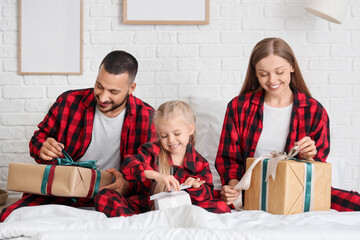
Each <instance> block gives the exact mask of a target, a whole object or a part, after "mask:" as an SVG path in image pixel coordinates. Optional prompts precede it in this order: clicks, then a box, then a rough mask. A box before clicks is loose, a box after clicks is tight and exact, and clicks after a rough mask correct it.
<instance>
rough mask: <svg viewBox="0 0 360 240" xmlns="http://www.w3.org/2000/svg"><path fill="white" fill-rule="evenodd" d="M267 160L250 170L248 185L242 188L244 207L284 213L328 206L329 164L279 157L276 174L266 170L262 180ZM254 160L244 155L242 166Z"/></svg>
mask: <svg viewBox="0 0 360 240" xmlns="http://www.w3.org/2000/svg"><path fill="white" fill-rule="evenodd" d="M268 160H269V159H264V160H262V161H260V162H259V163H258V164H256V166H255V167H254V168H253V170H252V175H251V183H250V187H249V189H248V190H246V191H245V204H244V209H245V210H264V211H267V212H269V213H273V214H284V215H289V214H295V213H301V212H307V211H329V210H330V204H331V164H329V163H324V162H318V161H303V160H295V159H294V160H280V161H278V163H277V167H276V166H275V167H276V169H275V170H276V175H275V176H276V177H275V176H270V177H269V174H267V175H268V179H267V180H266V171H267V167H268ZM254 161H255V159H254V158H248V159H247V161H246V169H248V168H249V167H250V166H251V164H252V163H253V162H254ZM274 177H275V180H274Z"/></svg>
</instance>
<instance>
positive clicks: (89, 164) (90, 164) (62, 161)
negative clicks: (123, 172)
mask: <svg viewBox="0 0 360 240" xmlns="http://www.w3.org/2000/svg"><path fill="white" fill-rule="evenodd" d="M59 146H60V145H59ZM60 147H61V146H60ZM61 149H62V150H61V152H62V153H63V154H64V156H65V158H56V160H57V165H61V166H77V167H84V168H90V169H94V170H95V171H96V180H95V186H94V193H93V195H92V197H94V196H95V195H96V194H97V193H98V192H99V187H100V179H101V172H100V171H99V170H96V162H97V161H83V162H74V160H73V159H72V158H71V157H70V155H69V154H68V153H67V152H66V151H65V149H64V148H62V147H61ZM51 166H53V165H47V166H46V167H45V172H44V176H43V179H42V183H41V193H43V194H47V191H46V186H47V183H48V179H49V175H50V168H51ZM72 199H73V201H75V202H76V199H75V198H72Z"/></svg>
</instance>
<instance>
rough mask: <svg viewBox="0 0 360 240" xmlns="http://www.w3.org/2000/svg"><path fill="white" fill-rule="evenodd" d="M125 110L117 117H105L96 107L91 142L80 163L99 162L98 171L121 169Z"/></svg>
mask: <svg viewBox="0 0 360 240" xmlns="http://www.w3.org/2000/svg"><path fill="white" fill-rule="evenodd" d="M124 118H125V109H124V110H123V111H122V112H121V113H120V114H119V115H118V116H116V117H114V118H109V117H107V116H105V115H104V114H103V113H102V112H101V111H100V110H99V109H98V107H96V109H95V115H94V124H93V130H92V133H91V142H90V145H89V147H88V149H87V150H86V152H85V154H84V156H82V157H81V158H80V160H79V161H89V160H97V163H96V165H97V169H98V170H106V169H110V168H115V169H116V170H119V169H120V138H121V129H122V126H123V123H124Z"/></svg>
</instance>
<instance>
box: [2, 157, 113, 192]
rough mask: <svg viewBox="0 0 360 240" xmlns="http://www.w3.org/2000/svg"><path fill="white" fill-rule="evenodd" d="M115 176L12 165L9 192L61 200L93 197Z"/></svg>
mask: <svg viewBox="0 0 360 240" xmlns="http://www.w3.org/2000/svg"><path fill="white" fill-rule="evenodd" d="M112 182H113V176H112V174H111V173H108V172H105V171H99V170H94V169H89V168H84V167H77V166H61V165H43V164H27V163H10V164H9V174H8V182H7V189H8V190H11V191H17V192H25V193H33V194H42V195H54V196H61V197H93V196H94V195H95V194H96V193H97V192H98V189H99V188H100V187H102V186H106V185H108V184H110V183H112Z"/></svg>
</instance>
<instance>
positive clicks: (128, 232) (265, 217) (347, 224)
mask: <svg viewBox="0 0 360 240" xmlns="http://www.w3.org/2000/svg"><path fill="white" fill-rule="evenodd" d="M227 102H228V100H216V99H205V98H191V102H190V103H191V106H192V108H193V110H194V112H195V113H196V116H197V124H196V127H197V136H198V138H197V150H198V151H199V152H200V153H201V154H202V155H203V156H204V157H205V158H207V159H208V160H209V162H210V163H211V164H212V165H213V162H214V159H215V154H216V150H217V147H216V146H217V144H218V140H219V135H220V131H221V125H222V120H223V117H224V113H225V108H226V103H227ZM209 109H211V111H209ZM332 163H333V183H336V181H339V180H341V179H342V175H343V172H342V171H343V170H342V169H343V167H342V165H341V161H336V159H335V160H333V162H332ZM212 171H213V174H214V185H215V187H216V188H219V187H220V182H219V177H218V175H217V173H216V172H215V171H214V168H213V166H212ZM333 185H334V184H333ZM335 185H336V184H335ZM356 236H360V212H342V213H340V212H337V211H333V210H332V211H328V212H308V213H301V214H295V215H290V216H282V215H272V214H269V213H266V212H263V211H241V212H237V211H233V212H232V213H227V214H213V213H209V212H207V211H206V210H204V209H202V208H199V207H197V206H182V207H179V208H173V209H166V210H157V211H151V212H148V213H144V214H140V215H135V216H132V217H116V218H107V217H106V216H105V215H104V214H103V213H100V212H96V211H94V210H92V209H76V208H72V207H67V206H61V205H45V206H37V207H23V208H20V209H17V210H15V211H13V212H12V213H11V214H10V216H9V217H8V218H7V219H6V220H5V222H4V223H1V224H0V239H6V238H15V239H29V238H31V239H107V238H116V239H181V240H183V239H201V240H203V239H259V240H260V239H276V240H278V239H326V240H330V239H353V238H354V237H356Z"/></svg>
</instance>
